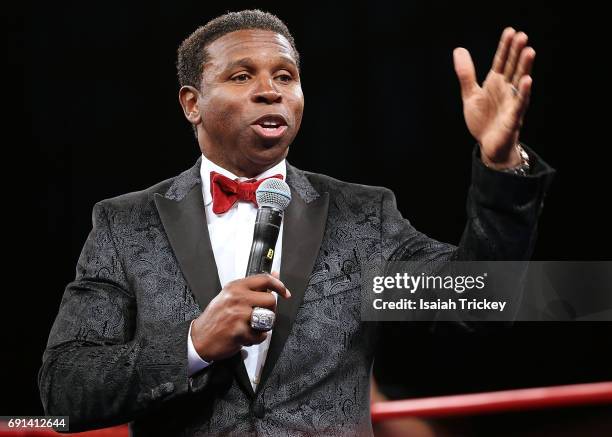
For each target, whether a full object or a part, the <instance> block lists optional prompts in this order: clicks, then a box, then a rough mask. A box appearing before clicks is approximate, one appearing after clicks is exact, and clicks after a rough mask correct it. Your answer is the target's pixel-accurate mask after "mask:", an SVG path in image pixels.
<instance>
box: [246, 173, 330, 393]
mask: <svg viewBox="0 0 612 437" xmlns="http://www.w3.org/2000/svg"><path fill="white" fill-rule="evenodd" d="M287 183H288V184H289V186H290V188H291V202H290V203H289V206H288V207H287V209H286V210H285V216H284V218H283V222H284V224H283V253H282V260H281V271H280V279H281V281H283V283H284V284H285V285H286V286H287V288H289V290H290V291H291V298H289V299H284V298H279V299H278V304H277V307H276V320H275V322H274V329H273V330H272V338H271V340H270V347H269V349H268V354H267V356H266V361H265V364H264V368H263V370H262V374H261V377H260V381H259V384H258V386H257V392H258V393H259V392H260V391H261V389H262V387H263V386H264V384H265V383H266V380H267V379H268V377H269V375H270V373H271V372H272V370H273V369H274V365H275V364H276V362H277V361H278V358H279V356H280V354H281V352H282V350H283V346H284V345H285V342H286V341H287V337H288V336H289V333H290V332H291V328H292V326H293V322H294V320H295V316H296V314H297V310H298V308H299V307H300V305H301V304H302V300H303V299H304V292H305V291H306V286H307V285H308V281H309V279H310V276H311V274H312V269H313V267H314V263H315V261H316V259H317V255H318V253H319V249H320V247H321V241H322V240H323V233H324V231H325V224H326V222H327V209H328V203H329V200H328V198H329V195H328V193H323V195H319V193H317V191H316V190H315V189H314V188H313V186H312V185H311V184H310V182H309V181H308V179H307V178H306V176H305V175H304V174H303V172H301V171H300V170H298V169H296V168H295V167H293V166H291V165H289V163H287Z"/></svg>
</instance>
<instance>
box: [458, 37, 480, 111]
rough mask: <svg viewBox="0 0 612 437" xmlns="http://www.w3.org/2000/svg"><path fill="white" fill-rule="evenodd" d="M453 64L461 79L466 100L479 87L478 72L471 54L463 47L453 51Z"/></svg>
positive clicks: (462, 94) (463, 95)
mask: <svg viewBox="0 0 612 437" xmlns="http://www.w3.org/2000/svg"><path fill="white" fill-rule="evenodd" d="M453 63H454V65H455V73H457V78H458V79H459V85H460V86H461V97H462V98H463V99H464V100H465V99H466V98H467V97H469V96H470V95H471V94H472V93H473V92H474V89H475V88H477V87H478V84H477V83H476V70H475V69H474V63H473V62H472V57H471V56H470V52H468V51H467V50H466V49H464V48H463V47H457V48H456V49H455V50H453Z"/></svg>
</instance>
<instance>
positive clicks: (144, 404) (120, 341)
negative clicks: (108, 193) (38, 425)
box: [38, 202, 214, 432]
mask: <svg viewBox="0 0 612 437" xmlns="http://www.w3.org/2000/svg"><path fill="white" fill-rule="evenodd" d="M92 216H93V228H92V230H91V232H90V234H89V236H88V238H87V240H86V242H85V245H84V247H83V250H82V252H81V255H80V257H79V260H78V263H77V268H76V278H75V280H74V281H73V282H71V283H69V284H68V285H67V286H66V289H65V291H64V294H63V297H62V300H61V304H60V308H59V312H58V315H57V317H56V319H55V321H54V323H53V326H52V328H51V332H50V335H49V340H48V343H47V347H46V350H45V351H44V354H43V357H42V366H41V368H40V370H39V373H38V386H39V390H40V397H41V401H42V405H43V408H44V411H45V414H47V415H65V416H69V424H70V432H75V431H81V430H86V429H92V428H100V427H106V426H112V425H116V424H120V423H125V422H129V421H131V420H133V419H134V418H136V417H138V416H139V415H141V414H144V413H150V412H151V411H152V410H154V409H155V408H156V407H157V406H159V405H160V404H161V403H166V402H168V401H171V400H172V399H174V398H176V397H179V396H181V395H184V394H185V393H189V392H197V391H201V390H204V389H205V387H206V385H207V382H208V379H209V377H210V375H209V373H210V372H209V369H211V368H213V367H214V365H212V366H210V367H209V368H207V369H204V370H202V371H201V372H199V373H198V374H197V375H194V377H193V378H189V377H188V375H187V368H188V366H187V335H188V332H189V326H190V322H191V321H190V320H185V321H181V322H179V323H177V324H175V325H174V326H168V325H164V326H147V327H146V329H139V328H140V327H138V326H137V323H136V320H137V319H136V312H137V303H136V296H135V295H134V294H133V291H132V290H131V288H130V284H129V281H128V278H127V275H126V273H125V271H124V268H123V265H122V261H121V259H120V257H119V255H118V252H117V248H116V246H115V243H114V241H113V236H112V232H111V228H110V225H109V220H108V216H107V213H106V210H105V206H104V203H103V202H101V203H98V204H96V205H95V206H94V208H93V214H92Z"/></svg>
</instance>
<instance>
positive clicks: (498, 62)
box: [491, 27, 516, 74]
mask: <svg viewBox="0 0 612 437" xmlns="http://www.w3.org/2000/svg"><path fill="white" fill-rule="evenodd" d="M515 34H516V30H514V29H513V28H512V27H506V28H505V29H504V31H503V32H502V36H501V38H500V39H499V44H498V46H497V51H496V52H495V57H494V58H493V66H492V67H491V70H493V71H494V72H496V73H499V74H503V73H504V66H505V65H506V60H507V59H508V53H509V52H510V45H511V44H512V39H513V38H514V35H515Z"/></svg>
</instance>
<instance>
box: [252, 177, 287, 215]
mask: <svg viewBox="0 0 612 437" xmlns="http://www.w3.org/2000/svg"><path fill="white" fill-rule="evenodd" d="M255 198H256V199H257V205H259V207H262V206H266V207H269V208H276V209H280V210H281V211H284V210H285V208H287V205H289V202H291V190H290V189H289V185H287V183H286V182H285V181H283V180H281V179H278V178H270V179H266V180H265V181H263V182H262V183H261V184H260V185H259V187H257V191H255Z"/></svg>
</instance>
